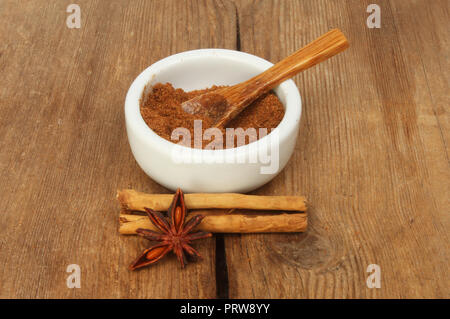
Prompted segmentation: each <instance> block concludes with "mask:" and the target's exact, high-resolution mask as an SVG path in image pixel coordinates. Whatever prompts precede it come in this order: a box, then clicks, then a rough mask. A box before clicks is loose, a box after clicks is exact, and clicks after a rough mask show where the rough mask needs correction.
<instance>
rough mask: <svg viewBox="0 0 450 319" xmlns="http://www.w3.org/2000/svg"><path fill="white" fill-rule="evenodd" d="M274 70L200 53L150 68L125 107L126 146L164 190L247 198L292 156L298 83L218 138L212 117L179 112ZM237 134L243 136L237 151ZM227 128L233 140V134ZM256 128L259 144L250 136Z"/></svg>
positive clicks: (240, 57)
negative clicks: (189, 103)
mask: <svg viewBox="0 0 450 319" xmlns="http://www.w3.org/2000/svg"><path fill="white" fill-rule="evenodd" d="M271 66H273V64H272V63H270V62H268V61H266V60H264V59H262V58H260V57H257V56H254V55H251V54H248V53H244V52H240V51H233V50H225V49H201V50H193V51H187V52H182V53H178V54H175V55H172V56H169V57H167V58H165V59H162V60H160V61H158V62H156V63H154V64H152V65H151V66H150V67H148V68H147V69H145V70H144V71H143V72H142V73H141V74H140V75H139V76H138V77H137V78H136V79H135V80H134V82H133V83H132V85H131V86H130V88H129V90H128V93H127V96H126V100H125V122H126V129H127V135H128V140H129V143H130V147H131V150H132V153H133V155H134V157H135V159H136V161H137V163H138V164H139V166H140V167H141V168H142V169H143V170H144V172H145V173H146V174H147V175H148V176H150V177H151V178H152V179H153V180H155V181H156V182H158V183H159V184H161V185H163V186H165V187H167V188H169V189H172V190H175V189H177V188H178V187H180V188H182V189H183V190H185V191H187V192H248V191H251V190H253V189H255V188H258V187H260V186H262V185H264V184H265V183H267V182H269V181H270V180H271V179H273V178H274V177H275V176H276V175H277V174H278V173H279V172H280V171H281V170H282V169H283V168H284V166H285V165H286V163H287V162H288V160H289V158H290V157H291V155H292V152H293V150H294V147H295V143H296V140H297V135H298V129H299V122H300V117H301V98H300V94H299V91H298V89H297V87H296V85H295V83H294V82H293V81H292V80H287V81H284V82H282V83H281V84H279V85H278V86H277V87H274V88H273V91H270V92H266V93H265V94H263V95H262V96H260V97H259V98H258V99H256V100H255V101H253V102H252V103H251V104H250V105H249V106H247V108H246V109H245V110H243V111H242V112H241V114H239V116H237V117H236V118H234V119H233V120H232V121H230V122H229V123H228V124H227V126H226V127H223V128H215V129H216V131H214V130H213V129H214V123H210V122H208V119H207V118H201V117H197V116H195V115H192V114H187V113H185V112H184V111H183V109H182V107H181V104H182V103H183V102H185V101H187V100H189V99H191V98H193V97H195V96H199V95H201V94H203V93H205V92H214V90H217V89H220V88H223V87H226V86H232V85H235V84H238V83H241V82H243V81H246V80H248V79H250V78H252V77H254V76H255V75H257V74H260V73H261V72H263V71H265V70H267V69H269V68H270V67H271ZM199 120H202V121H201V122H199ZM197 124H200V127H198V125H197ZM239 128H240V129H241V132H242V131H243V132H244V133H245V134H244V138H243V139H242V140H241V142H242V143H241V144H238V145H240V146H236V143H235V142H236V141H238V142H239V138H240V137H239V136H240V135H239V134H236V132H237V131H239ZM217 129H218V130H219V131H217ZM228 129H232V130H234V131H233V132H234V133H235V134H234V135H232V134H230V135H227V134H228ZM253 129H254V131H256V133H257V136H256V138H255V136H253V135H252V134H250V133H252V132H254V131H253ZM219 142H221V143H219ZM227 142H230V143H229V144H227ZM220 144H222V146H223V147H220V146H221V145H220ZM230 145H231V146H230Z"/></svg>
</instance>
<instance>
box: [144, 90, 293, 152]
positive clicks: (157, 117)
mask: <svg viewBox="0 0 450 319" xmlns="http://www.w3.org/2000/svg"><path fill="white" fill-rule="evenodd" d="M217 88H218V86H212V87H211V88H208V89H204V90H195V91H190V92H185V91H184V90H182V89H175V88H174V87H173V86H172V84H170V83H165V84H162V83H157V84H155V85H154V86H153V87H152V90H151V92H150V93H148V94H147V96H144V97H143V98H142V100H141V105H140V109H141V115H142V117H143V119H144V121H145V123H147V125H148V126H149V127H150V128H151V129H152V130H153V131H154V132H155V133H156V134H158V135H159V136H161V137H163V138H165V139H166V140H168V141H171V142H174V141H172V140H171V135H172V132H173V130H175V129H176V128H178V127H184V128H187V129H188V130H189V131H190V132H191V136H192V139H193V137H194V120H199V119H201V120H202V121H203V123H202V128H203V130H205V129H208V128H210V127H212V124H213V123H211V121H210V120H209V119H207V118H200V117H199V116H198V115H192V114H189V113H186V112H185V111H183V109H182V108H181V103H183V102H184V101H187V100H189V99H191V98H193V97H195V96H197V95H201V94H203V93H206V92H211V91H213V90H215V89H217ZM283 116H284V107H283V104H282V103H281V102H280V100H279V99H278V97H277V96H276V95H275V93H273V92H269V93H267V94H265V95H263V96H261V97H260V98H259V99H257V100H256V101H254V102H253V103H252V104H250V105H249V106H248V107H247V108H245V109H244V111H242V112H241V113H240V114H239V115H238V116H237V117H236V118H235V119H233V120H232V121H231V122H230V123H228V125H227V128H228V127H229V128H242V129H244V130H246V129H248V128H255V129H256V130H257V131H258V129H259V128H267V129H268V133H269V132H270V130H271V129H273V128H275V127H277V126H278V124H280V122H281V120H282V119H283ZM222 133H223V141H224V143H225V141H226V137H225V130H222ZM258 138H259V137H258ZM175 142H176V141H175ZM210 142H211V141H203V147H205V145H207V144H208V143H210ZM235 143H236V140H235ZM248 143H249V140H248V138H246V140H245V144H248ZM191 147H192V144H191ZM224 148H225V146H224Z"/></svg>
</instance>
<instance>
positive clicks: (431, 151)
mask: <svg viewBox="0 0 450 319" xmlns="http://www.w3.org/2000/svg"><path fill="white" fill-rule="evenodd" d="M369 3H371V2H369V1H262V2H261V1H242V2H240V4H239V6H238V12H239V21H240V39H241V49H242V50H243V51H246V52H249V53H253V54H256V55H259V56H262V57H264V58H266V59H269V60H271V61H273V62H277V61H279V60H280V59H281V58H283V57H284V56H286V55H287V54H289V53H290V52H293V51H294V50H296V49H297V48H299V47H301V46H303V45H304V44H306V43H307V42H308V41H311V40H312V39H314V38H315V37H316V36H317V35H320V34H322V33H324V32H326V31H327V30H329V29H331V28H334V27H339V28H340V29H341V30H342V31H343V32H344V34H345V35H346V36H347V37H348V39H349V42H350V49H348V50H347V51H346V52H344V53H343V54H340V55H339V56H336V57H334V58H332V59H330V60H329V61H326V62H324V63H322V64H320V65H318V66H316V67H315V68H313V69H311V70H308V71H305V72H304V73H302V74H300V75H299V76H297V77H296V83H297V84H298V87H299V89H300V92H301V94H302V98H303V107H304V108H303V118H302V125H301V128H300V133H299V141H298V143H297V148H296V151H295V154H294V156H293V158H292V159H291V161H290V163H289V164H288V166H287V167H286V168H285V169H284V171H283V172H282V173H281V174H280V175H279V176H278V177H277V178H276V179H275V180H273V181H272V182H271V183H270V184H268V185H266V186H264V187H263V188H261V189H259V190H258V191H256V192H255V193H256V194H265V193H270V194H286V195H292V194H300V193H301V194H306V196H307V197H308V199H310V201H311V209H310V212H309V216H310V222H309V230H308V232H307V233H305V234H299V235H288V236H285V235H275V234H274V235H272V236H266V235H245V236H240V237H230V238H227V239H226V242H225V244H226V245H225V246H226V252H227V262H228V263H227V264H228V269H229V278H230V291H229V293H230V297H237V298H240V297H259V298H264V297H271V298H285V297H297V298H316V297H319V298H334V297H338V298H372V297H383V298H389V297H418V298H420V297H428V298H429V297H438V298H444V297H447V298H448V297H449V295H450V294H449V288H448V287H450V285H449V283H450V282H449V273H448V265H449V247H448V229H449V215H448V211H449V207H448V197H449V196H448V195H449V194H448V185H449V184H448V180H449V167H448V157H447V149H446V141H447V139H448V130H446V126H447V124H446V123H443V122H445V121H446V120H448V117H447V114H446V110H445V107H446V106H448V102H449V100H448V72H446V71H444V70H447V69H448V68H445V65H446V64H448V53H449V46H448V37H446V35H445V34H446V32H445V31H444V30H443V28H444V27H443V25H445V22H444V21H446V20H447V19H448V2H445V1H442V2H439V1H436V2H433V3H431V2H427V1H414V2H402V1H377V3H378V4H379V5H380V6H381V12H382V13H381V16H382V26H381V29H368V28H367V27H366V25H365V22H366V18H367V16H368V14H367V13H366V7H367V5H368V4H369ZM419 19H420V21H421V23H420V24H417V23H415V22H414V21H419ZM430 34H431V35H432V36H431V37H430V36H429V35H430ZM446 57H447V58H446ZM424 61H426V62H424ZM438 65H441V68H439V67H438ZM430 78H433V80H430ZM434 101H438V102H437V104H436V102H434ZM439 103H440V104H439ZM243 256H245V258H243ZM372 263H375V264H378V265H380V267H381V278H382V283H381V285H382V288H381V289H368V288H367V287H366V278H367V276H368V275H369V274H368V273H367V272H366V268H367V266H368V265H369V264H372ZM274 269H276V270H275V271H274Z"/></svg>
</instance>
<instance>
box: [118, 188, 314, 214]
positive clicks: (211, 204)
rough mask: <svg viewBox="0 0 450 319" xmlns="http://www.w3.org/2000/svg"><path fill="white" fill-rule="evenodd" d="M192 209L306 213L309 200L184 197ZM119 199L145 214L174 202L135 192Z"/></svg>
mask: <svg viewBox="0 0 450 319" xmlns="http://www.w3.org/2000/svg"><path fill="white" fill-rule="evenodd" d="M184 198H185V201H186V206H187V207H188V208H189V209H208V208H218V209H251V210H269V211H272V210H278V211H306V209H307V207H306V199H305V197H303V196H257V195H243V194H234V193H221V194H202V193H196V194H185V196H184ZM117 199H118V200H119V202H120V205H121V207H122V209H124V210H126V211H133V210H134V211H144V207H148V208H151V209H153V210H156V211H165V210H167V209H168V208H169V206H170V203H171V202H172V199H173V195H171V194H167V195H166V194H145V193H141V192H137V191H135V190H133V189H124V190H119V191H117Z"/></svg>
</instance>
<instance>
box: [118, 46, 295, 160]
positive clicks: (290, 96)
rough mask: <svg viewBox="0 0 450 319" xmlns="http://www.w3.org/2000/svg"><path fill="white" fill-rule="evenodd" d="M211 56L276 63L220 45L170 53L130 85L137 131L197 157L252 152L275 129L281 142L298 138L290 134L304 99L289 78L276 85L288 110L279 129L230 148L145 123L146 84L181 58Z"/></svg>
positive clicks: (128, 114) (130, 113)
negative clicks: (183, 140) (185, 140)
mask: <svg viewBox="0 0 450 319" xmlns="http://www.w3.org/2000/svg"><path fill="white" fill-rule="evenodd" d="M208 56H215V57H217V56H220V57H225V58H227V59H230V60H239V62H246V63H249V64H252V65H254V66H256V67H263V68H264V70H265V69H268V68H270V67H271V66H272V65H273V63H271V62H269V61H267V60H265V59H263V58H260V57H258V56H256V55H252V54H250V53H246V52H242V51H236V50H230V49H216V48H208V49H197V50H190V51H184V52H180V53H176V54H173V55H170V56H168V57H166V58H163V59H161V60H159V61H157V62H155V63H153V64H152V65H150V66H149V67H147V68H146V69H145V70H144V71H142V72H141V73H140V74H139V75H138V76H137V77H136V79H135V80H134V81H133V83H132V84H131V86H130V88H129V89H128V92H127V95H126V98H125V118H126V121H127V122H129V123H131V122H133V125H134V126H135V127H134V128H135V129H136V130H137V131H139V132H140V133H141V134H142V136H143V137H144V138H145V139H146V140H147V141H148V142H149V143H152V144H155V143H156V144H159V146H160V147H161V149H163V150H167V151H169V150H170V149H172V148H173V147H182V148H189V149H190V151H191V152H192V153H191V154H192V156H193V157H194V158H195V157H198V156H208V155H222V156H233V155H236V153H235V152H239V153H241V154H242V153H248V152H250V147H253V148H254V147H256V149H258V148H259V147H260V146H262V145H264V143H268V139H269V138H270V137H271V136H272V135H273V134H274V133H275V131H276V133H278V134H279V144H282V143H283V141H284V140H285V139H287V138H295V137H292V136H290V133H291V132H292V131H294V130H295V128H296V126H297V124H298V122H299V121H300V117H301V113H302V101H301V97H300V92H299V90H298V88H297V86H296V85H295V82H294V81H293V80H286V81H284V82H282V83H281V84H280V85H279V86H277V87H276V88H275V89H274V90H280V91H281V93H284V94H285V98H286V105H285V113H284V116H283V119H282V120H281V122H280V124H278V126H277V127H276V128H275V129H273V130H271V132H270V133H269V134H267V135H266V136H264V137H263V138H261V139H258V140H257V141H255V142H253V143H249V144H246V145H243V146H239V147H234V148H228V149H220V150H204V149H198V148H190V147H186V146H182V145H179V144H176V143H173V142H170V141H168V140H166V139H165V138H163V137H161V136H159V135H158V134H157V133H156V132H154V131H153V130H152V129H151V128H150V127H149V126H148V125H147V123H145V121H144V119H143V118H142V115H141V112H140V100H141V98H142V94H143V92H144V89H145V87H146V85H147V84H149V83H150V82H151V80H152V78H153V77H154V76H155V75H156V74H158V73H159V72H160V71H161V70H162V69H165V68H167V67H170V66H172V65H175V64H177V63H180V62H185V61H186V60H188V59H191V58H192V59H198V58H199V57H208ZM211 85H214V83H211ZM255 144H256V145H255ZM250 145H252V146H250Z"/></svg>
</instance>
